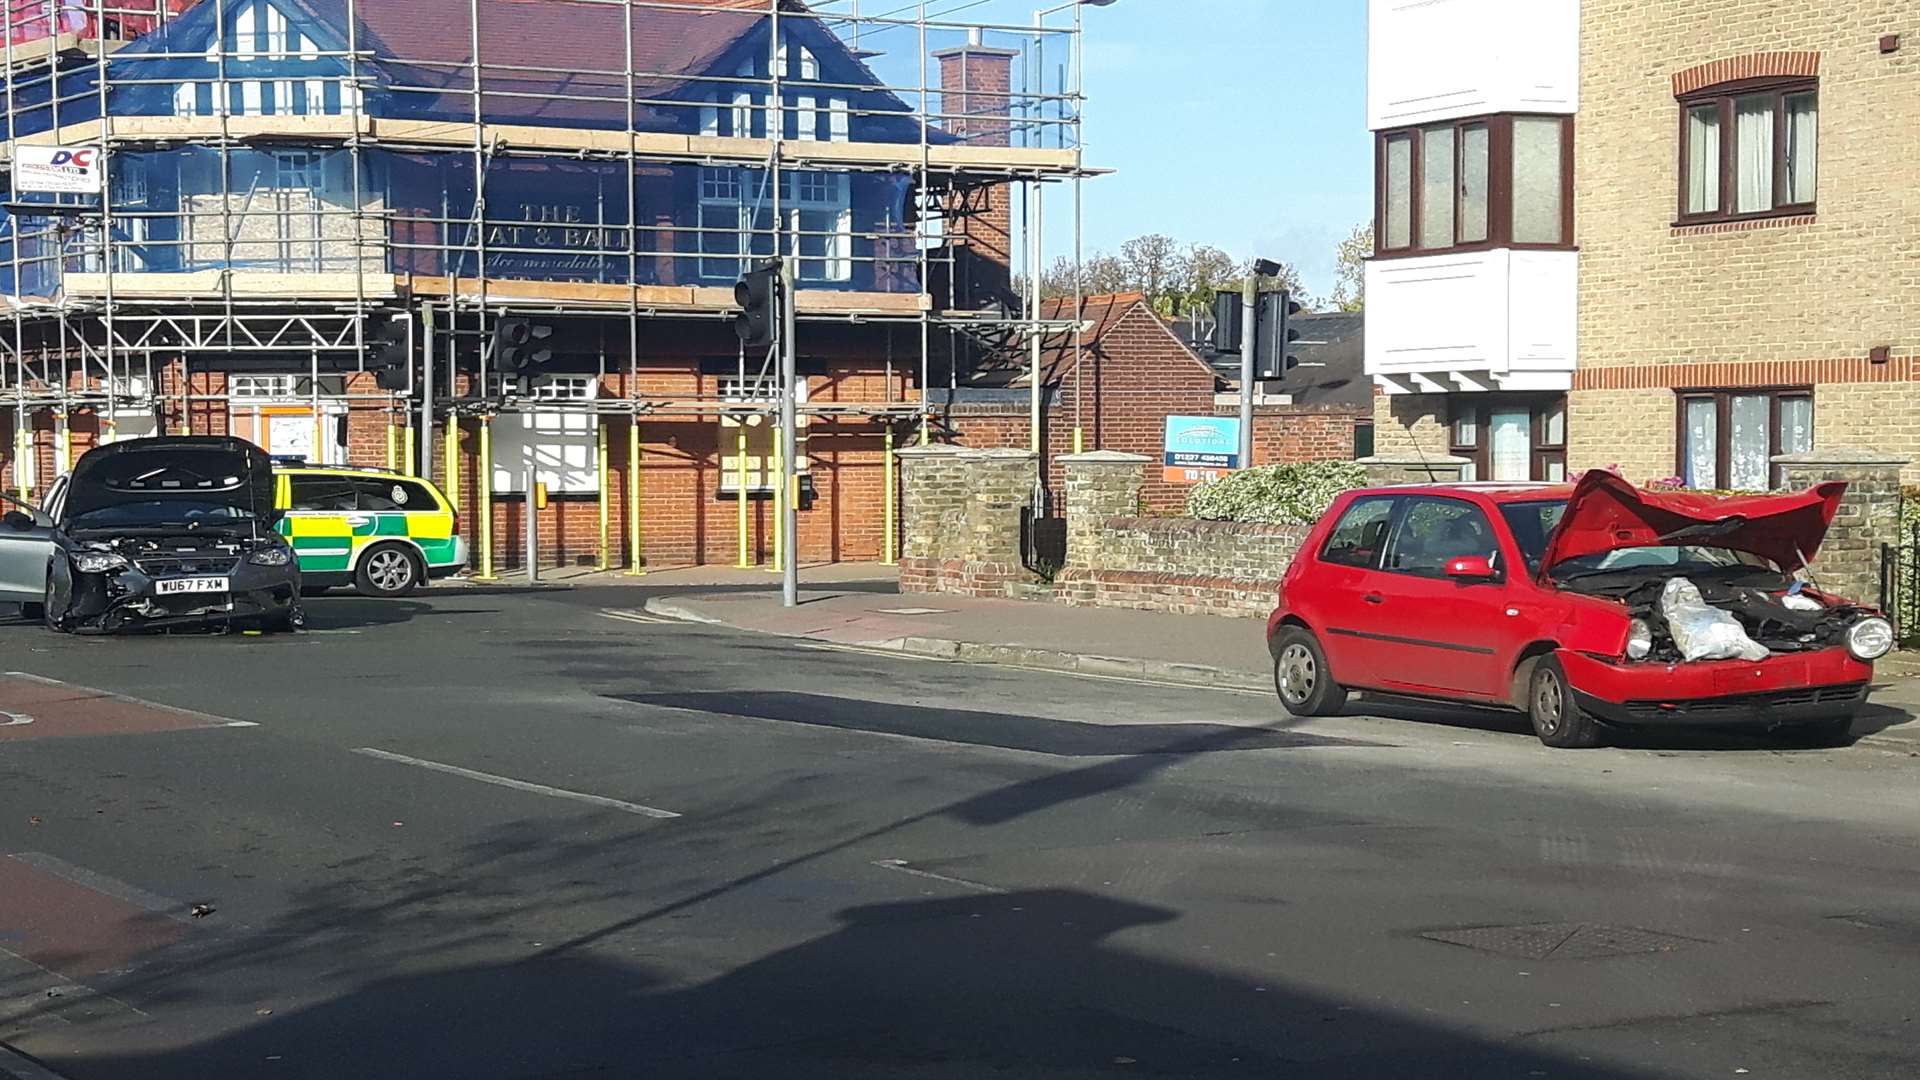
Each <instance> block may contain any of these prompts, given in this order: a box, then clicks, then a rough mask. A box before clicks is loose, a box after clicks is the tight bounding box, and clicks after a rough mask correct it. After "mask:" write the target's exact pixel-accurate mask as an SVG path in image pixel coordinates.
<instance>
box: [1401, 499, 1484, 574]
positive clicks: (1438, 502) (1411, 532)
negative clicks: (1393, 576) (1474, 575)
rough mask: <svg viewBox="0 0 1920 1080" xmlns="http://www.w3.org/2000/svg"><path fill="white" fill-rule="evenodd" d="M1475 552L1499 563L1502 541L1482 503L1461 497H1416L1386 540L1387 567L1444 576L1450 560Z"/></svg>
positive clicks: (1410, 572) (1474, 553)
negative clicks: (1488, 519)
mask: <svg viewBox="0 0 1920 1080" xmlns="http://www.w3.org/2000/svg"><path fill="white" fill-rule="evenodd" d="M1475 555H1477V556H1479V557H1481V558H1483V559H1486V560H1487V561H1488V562H1490V563H1494V564H1495V565H1498V563H1499V555H1500V541H1499V540H1498V539H1496V538H1495V535H1494V532H1493V527H1492V525H1491V524H1490V523H1489V522H1488V521H1487V515H1485V514H1483V513H1481V512H1480V508H1479V507H1477V506H1475V505H1473V504H1472V503H1470V502H1462V501H1461V500H1459V499H1440V498H1431V497H1427V498H1417V499H1413V500H1411V501H1410V502H1409V503H1408V504H1407V508H1406V512H1405V513H1403V514H1402V515H1401V516H1400V524H1399V526H1398V527H1396V528H1395V529H1394V531H1393V536H1392V538H1391V539H1390V540H1389V541H1388V543H1387V561H1386V568H1387V569H1388V570H1392V571H1395V572H1398V573H1402V574H1418V575H1420V576H1422V577H1444V576H1445V575H1446V572H1447V563H1449V562H1451V561H1452V560H1454V559H1461V558H1468V557H1471V556H1475Z"/></svg>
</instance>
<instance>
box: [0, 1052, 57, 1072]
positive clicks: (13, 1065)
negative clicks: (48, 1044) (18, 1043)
mask: <svg viewBox="0 0 1920 1080" xmlns="http://www.w3.org/2000/svg"><path fill="white" fill-rule="evenodd" d="M0 1077H11V1078H12V1080H66V1077H64V1076H61V1075H60V1074H59V1073H57V1072H54V1071H53V1070H52V1069H49V1068H47V1067H46V1066H45V1065H42V1064H40V1063H39V1062H37V1061H35V1060H33V1059H32V1058H30V1057H27V1056H26V1055H25V1054H22V1053H20V1052H19V1051H17V1050H13V1049H10V1048H8V1047H5V1046H0Z"/></svg>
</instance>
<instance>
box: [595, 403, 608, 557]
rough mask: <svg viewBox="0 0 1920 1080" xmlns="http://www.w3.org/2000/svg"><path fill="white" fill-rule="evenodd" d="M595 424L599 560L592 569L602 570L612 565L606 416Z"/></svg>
mask: <svg viewBox="0 0 1920 1080" xmlns="http://www.w3.org/2000/svg"><path fill="white" fill-rule="evenodd" d="M595 424H596V426H598V428H599V436H600V439H599V454H600V456H599V458H598V459H597V461H596V463H597V464H598V465H599V470H600V472H599V475H600V484H599V488H600V558H599V561H597V562H595V563H594V569H596V570H602V571H604V570H607V569H610V568H611V566H612V562H611V560H612V555H611V554H609V553H608V551H607V525H608V520H607V498H608V496H609V494H610V492H609V491H608V488H607V420H606V417H604V416H603V417H600V418H599V419H597V420H596V421H595Z"/></svg>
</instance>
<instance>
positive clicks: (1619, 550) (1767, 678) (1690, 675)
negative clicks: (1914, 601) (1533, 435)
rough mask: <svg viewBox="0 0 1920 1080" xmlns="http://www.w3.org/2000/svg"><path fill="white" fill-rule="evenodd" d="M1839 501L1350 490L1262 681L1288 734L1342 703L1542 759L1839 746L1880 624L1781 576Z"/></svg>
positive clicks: (1600, 483) (1809, 546)
mask: <svg viewBox="0 0 1920 1080" xmlns="http://www.w3.org/2000/svg"><path fill="white" fill-rule="evenodd" d="M1845 491H1846V485H1845V484H1842V483H1829V484H1822V485H1820V486H1819V487H1816V488H1813V489H1811V490H1808V491H1804V492H1799V493H1795V494H1782V495H1754V496H1735V497H1718V496H1711V495H1700V494H1694V493H1688V492H1671V493H1670V492H1651V491H1643V490H1640V489H1638V488H1635V487H1634V486H1632V485H1631V484H1628V483H1627V482H1626V481H1624V480H1622V479H1620V478H1619V477H1618V476H1615V475H1613V474H1611V473H1603V472H1593V473H1588V474H1586V475H1585V476H1584V477H1582V478H1581V480H1580V482H1579V483H1578V484H1577V485H1576V486H1573V487H1571V488H1569V487H1565V486H1560V487H1547V486H1537V485H1536V486H1527V485H1499V484H1449V485H1416V486H1406V487H1390V488H1373V489H1366V490H1360V491H1352V492H1348V493H1346V494H1344V495H1342V496H1341V497H1340V498H1339V500H1338V501H1336V502H1335V503H1334V504H1333V506H1332V508H1331V509H1330V510H1328V512H1327V513H1326V514H1325V515H1323V516H1322V517H1321V519H1320V521H1319V523H1318V524H1316V525H1315V526H1314V527H1313V529H1312V531H1311V532H1310V533H1309V534H1308V536H1307V538H1306V541H1305V542H1304V543H1303V544H1302V545H1301V548H1300V553H1299V554H1298V555H1297V556H1295V558H1294V560H1293V564H1292V566H1290V567H1289V568H1288V570H1287V573H1286V577H1285V578H1284V580H1283V581H1282V582H1281V585H1280V603H1279V607H1278V608H1277V609H1276V610H1275V611H1274V613H1273V615H1272V617H1271V618H1270V619H1269V620H1268V622H1267V644H1268V648H1269V650H1270V651H1271V652H1272V654H1273V660H1274V685H1275V687H1276V689H1277V690H1278V691H1279V693H1280V700H1281V703H1282V704H1284V705H1285V706H1286V708H1287V710H1288V711H1289V712H1291V713H1293V714H1295V715H1299V716H1318V715H1323V714H1326V713H1331V712H1334V711H1336V710H1338V709H1339V708H1340V707H1341V706H1342V705H1343V704H1344V703H1345V701H1346V698H1347V694H1348V692H1349V691H1352V690H1365V691H1376V692H1381V693H1386V694H1391V695H1398V696H1412V697H1421V698H1430V699H1442V700H1449V701H1460V702H1469V703H1472V704H1476V705H1496V706H1507V707H1510V708H1516V709H1520V710H1522V711H1524V712H1526V713H1527V714H1528V715H1529V716H1530V717H1531V718H1532V720H1533V728H1534V731H1535V732H1536V733H1537V734H1538V735H1539V736H1540V740H1541V741H1542V742H1544V743H1546V744H1547V745H1548V746H1557V747H1590V746H1598V745H1600V744H1601V743H1603V742H1604V741H1605V738H1606V734H1607V731H1608V729H1609V728H1612V727H1650V726H1696V725H1698V726H1720V727H1729V728H1747V729H1752V730H1756V731H1777V732H1780V733H1782V734H1785V735H1787V736H1789V737H1790V738H1793V739H1794V740H1795V741H1797V742H1801V743H1805V744H1808V745H1840V744H1844V743H1845V742H1846V741H1847V739H1848V737H1849V733H1850V731H1851V729H1852V725H1853V718H1854V714H1855V713H1856V712H1858V711H1859V709H1860V707H1861V705H1862V704H1863V703H1864V702H1865V701H1866V696H1867V686H1868V683H1869V682H1870V681H1871V679H1872V677H1873V661H1874V660H1876V659H1878V658H1880V657H1881V656H1884V655H1885V654H1886V653H1887V651H1888V650H1889V649H1891V648H1892V647H1893V643H1894V642H1893V627H1892V626H1891V625H1889V624H1888V622H1887V620H1886V619H1884V618H1881V617H1880V615H1879V613H1878V612H1876V611H1874V610H1872V609H1870V608H1866V607H1862V606H1860V605H1858V604H1855V603H1853V602H1852V601H1849V600H1846V599H1843V598H1841V597H1837V596H1832V595H1829V594H1826V593H1823V592H1821V591H1820V590H1819V589H1818V587H1817V585H1816V584H1815V582H1816V581H1817V577H1818V575H1817V573H1813V574H1810V575H1796V571H1799V570H1801V569H1802V568H1803V567H1805V566H1806V565H1807V563H1808V562H1809V560H1811V559H1812V557H1813V554H1814V552H1815V551H1816V550H1818V548H1819V546H1820V542H1821V540H1822V539H1823V538H1824V537H1825V536H1826V532H1827V527H1828V525H1829V524H1831V523H1832V521H1833V516H1834V514H1835V512H1836V511H1837V510H1838V509H1839V504H1840V497H1841V495H1842V494H1844V493H1845ZM1803 576H1804V577H1810V578H1811V580H1800V578H1801V577H1803Z"/></svg>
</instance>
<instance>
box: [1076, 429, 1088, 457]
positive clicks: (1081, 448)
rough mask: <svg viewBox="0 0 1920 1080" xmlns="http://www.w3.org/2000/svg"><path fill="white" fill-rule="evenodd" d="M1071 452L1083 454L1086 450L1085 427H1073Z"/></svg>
mask: <svg viewBox="0 0 1920 1080" xmlns="http://www.w3.org/2000/svg"><path fill="white" fill-rule="evenodd" d="M1073 452H1074V453H1076V454H1084V453H1086V452H1087V432H1086V429H1085V428H1080V427H1076V428H1074V429H1073Z"/></svg>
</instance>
